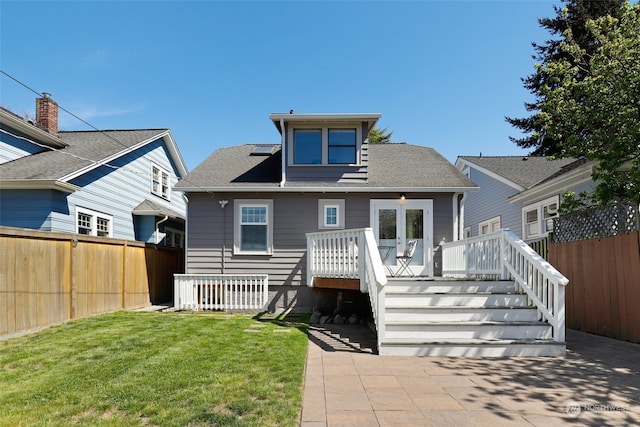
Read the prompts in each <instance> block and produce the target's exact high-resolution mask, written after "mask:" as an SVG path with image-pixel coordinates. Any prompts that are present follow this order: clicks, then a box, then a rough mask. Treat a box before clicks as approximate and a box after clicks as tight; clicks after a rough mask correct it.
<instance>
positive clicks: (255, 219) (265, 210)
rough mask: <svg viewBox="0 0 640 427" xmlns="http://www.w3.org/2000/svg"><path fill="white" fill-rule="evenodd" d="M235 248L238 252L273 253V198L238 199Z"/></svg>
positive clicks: (251, 253)
mask: <svg viewBox="0 0 640 427" xmlns="http://www.w3.org/2000/svg"><path fill="white" fill-rule="evenodd" d="M233 206H234V218H235V219H236V220H235V226H234V229H233V249H234V253H236V254H245V255H270V254H271V253H273V200H236V201H235V203H234V204H233Z"/></svg>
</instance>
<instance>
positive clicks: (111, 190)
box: [0, 139, 186, 243]
mask: <svg viewBox="0 0 640 427" xmlns="http://www.w3.org/2000/svg"><path fill="white" fill-rule="evenodd" d="M152 162H153V163H155V164H157V165H158V166H160V167H161V168H163V169H165V170H167V171H169V172H170V174H171V179H170V181H171V182H170V186H171V187H173V186H174V185H175V184H176V183H177V182H178V177H177V170H176V168H175V166H174V164H173V163H172V161H171V160H170V156H169V154H168V152H167V151H166V149H165V147H164V142H163V140H162V139H159V140H157V141H154V142H152V143H150V144H147V145H146V146H144V147H142V148H140V149H138V150H136V151H134V152H132V153H128V154H127V155H125V156H123V157H121V158H119V159H117V160H115V161H113V162H111V163H110V164H111V165H113V166H115V167H117V169H113V168H109V167H104V166H102V167H99V168H97V169H94V170H92V171H91V172H88V173H86V174H84V175H81V176H79V177H77V178H75V179H73V180H71V181H70V183H71V184H73V185H77V186H79V187H82V189H81V190H79V191H76V192H75V193H71V194H65V193H62V192H59V191H55V190H2V191H0V224H1V225H6V226H13V227H23V228H33V229H40V230H46V231H60V232H69V233H75V232H76V208H77V207H81V208H85V209H90V210H92V211H96V212H99V213H103V214H106V215H110V216H111V217H112V218H113V223H112V226H113V237H114V238H118V239H127V240H140V241H145V242H150V243H152V242H153V241H154V234H153V231H154V229H155V221H157V220H158V219H160V218H157V217H148V218H147V217H139V218H135V217H134V215H133V214H132V211H133V209H134V208H135V207H136V206H138V205H139V204H140V203H141V202H143V201H144V200H145V199H148V200H151V201H153V202H154V203H156V204H158V205H161V206H163V207H165V208H167V209H170V210H172V211H174V212H177V213H180V214H182V215H183V216H186V203H185V200H184V198H183V196H182V193H181V192H177V191H172V192H171V200H170V201H168V200H165V199H163V198H161V197H158V196H156V195H154V194H152V193H151V163H152ZM134 223H135V224H136V225H140V226H141V228H140V229H139V230H136V227H134ZM172 228H176V229H182V228H183V227H182V226H181V225H180V224H174V225H173V226H172Z"/></svg>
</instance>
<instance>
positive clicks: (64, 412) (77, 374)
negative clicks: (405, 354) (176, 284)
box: [0, 312, 308, 426]
mask: <svg viewBox="0 0 640 427" xmlns="http://www.w3.org/2000/svg"><path fill="white" fill-rule="evenodd" d="M307 326H308V323H307V318H306V317H303V318H300V317H297V318H287V319H284V320H280V319H273V318H271V319H268V320H266V319H260V318H258V317H255V316H251V315H245V314H234V315H229V314H222V313H214V314H203V313H188V314H187V313H142V312H136V313H133V312H118V313H114V314H108V315H103V316H97V317H92V318H88V319H81V320H76V321H73V322H69V323H66V324H63V325H60V326H57V327H53V328H50V329H47V330H44V331H41V332H39V333H36V334H33V335H28V336H23V337H20V338H14V339H10V340H4V341H0V425H1V426H4V425H11V426H21V425H29V426H32V425H33V426H38V425H42V426H45V425H46V426H51V425H60V426H62V425H65V426H66V425H82V426H90V425H100V426H124V425H126V426H135V425H143V426H153V425H157V426H204V425H219V426H295V425H297V424H298V419H299V411H300V406H301V403H302V382H303V374H304V364H305V358H306V351H307V334H306V332H307Z"/></svg>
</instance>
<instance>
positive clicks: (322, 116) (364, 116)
mask: <svg viewBox="0 0 640 427" xmlns="http://www.w3.org/2000/svg"><path fill="white" fill-rule="evenodd" d="M380 117H382V114H380V113H313V114H296V113H291V114H289V113H271V114H269V119H270V120H271V121H272V122H273V124H274V125H275V127H276V129H278V132H280V133H282V129H280V120H284V121H285V122H298V123H310V122H311V123H313V122H315V123H318V122H327V123H332V122H333V123H335V122H367V123H368V128H369V130H371V129H372V128H373V127H374V126H375V125H376V123H377V122H378V120H380Z"/></svg>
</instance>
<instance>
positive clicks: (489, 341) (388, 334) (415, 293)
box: [378, 279, 566, 357]
mask: <svg viewBox="0 0 640 427" xmlns="http://www.w3.org/2000/svg"><path fill="white" fill-rule="evenodd" d="M385 288H386V290H385V293H386V301H385V313H384V319H385V320H384V323H385V325H384V336H383V337H380V338H379V343H380V344H379V349H378V351H379V353H380V354H382V355H405V356H476V357H503V356H562V355H564V354H565V351H566V344H565V343H564V342H557V341H554V340H553V339H552V328H551V326H550V325H549V324H548V323H544V322H542V321H540V320H539V319H538V311H537V309H536V308H535V307H530V306H528V305H527V298H526V296H525V295H524V294H522V293H518V292H517V291H516V285H515V283H514V282H513V281H482V280H455V279H436V280H416V279H389V282H388V283H387V284H386V286H385Z"/></svg>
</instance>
